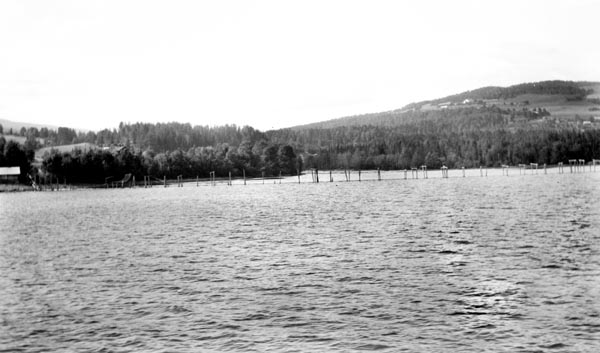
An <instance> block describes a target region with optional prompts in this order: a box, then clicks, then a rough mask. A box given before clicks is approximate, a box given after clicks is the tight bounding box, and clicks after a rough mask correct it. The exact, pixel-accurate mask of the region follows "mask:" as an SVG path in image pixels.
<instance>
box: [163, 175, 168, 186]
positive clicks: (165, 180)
mask: <svg viewBox="0 0 600 353" xmlns="http://www.w3.org/2000/svg"><path fill="white" fill-rule="evenodd" d="M163 185H164V186H165V187H167V176H166V175H163Z"/></svg>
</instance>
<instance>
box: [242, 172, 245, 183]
mask: <svg viewBox="0 0 600 353" xmlns="http://www.w3.org/2000/svg"><path fill="white" fill-rule="evenodd" d="M242 174H243V175H244V185H246V169H242Z"/></svg>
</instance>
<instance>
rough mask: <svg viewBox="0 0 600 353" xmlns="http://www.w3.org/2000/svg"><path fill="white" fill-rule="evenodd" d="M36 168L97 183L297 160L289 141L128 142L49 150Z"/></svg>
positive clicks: (252, 171)
mask: <svg viewBox="0 0 600 353" xmlns="http://www.w3.org/2000/svg"><path fill="white" fill-rule="evenodd" d="M41 168H42V170H43V171H44V172H46V173H49V174H50V175H52V176H54V177H57V178H59V179H60V180H63V179H66V180H68V181H69V182H70V183H91V184H103V183H106V182H109V181H115V180H120V179H121V178H122V177H123V176H124V175H125V174H128V173H131V174H133V175H134V176H136V177H137V178H138V179H137V180H142V177H143V176H146V175H150V176H152V177H154V178H161V179H162V178H163V177H167V178H169V179H174V178H176V177H178V176H182V177H183V178H196V177H201V178H207V177H209V175H210V173H211V172H215V173H216V175H217V176H220V177H224V176H227V175H228V174H229V173H230V172H231V173H232V176H234V177H241V176H242V175H246V176H248V177H257V176H261V175H265V176H277V175H280V174H281V175H295V174H296V173H297V171H298V170H302V160H301V159H300V158H298V157H297V156H296V153H295V152H294V149H293V148H292V147H291V146H289V145H275V144H271V143H268V142H266V141H264V140H260V141H257V142H256V143H254V144H252V143H250V142H249V141H243V142H242V143H240V145H238V146H230V145H229V144H227V143H221V144H217V145H216V146H203V147H193V148H190V149H188V150H183V149H179V148H178V149H175V150H174V151H167V152H159V153H156V152H154V151H153V150H152V149H146V150H141V149H139V148H136V147H133V146H121V147H118V148H116V149H112V150H111V149H105V150H103V149H89V150H87V151H83V150H77V149H76V150H74V151H73V152H67V153H61V152H59V151H56V150H54V151H51V152H50V153H49V154H47V155H46V156H44V159H43V162H42V166H41Z"/></svg>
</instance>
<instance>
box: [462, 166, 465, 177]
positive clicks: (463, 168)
mask: <svg viewBox="0 0 600 353" xmlns="http://www.w3.org/2000/svg"><path fill="white" fill-rule="evenodd" d="M462 172H463V178H464V177H465V176H466V174H465V167H462Z"/></svg>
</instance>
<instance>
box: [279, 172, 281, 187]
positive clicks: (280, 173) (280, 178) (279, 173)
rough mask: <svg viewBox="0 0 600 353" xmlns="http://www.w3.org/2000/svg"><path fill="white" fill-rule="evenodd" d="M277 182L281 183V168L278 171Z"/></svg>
mask: <svg viewBox="0 0 600 353" xmlns="http://www.w3.org/2000/svg"><path fill="white" fill-rule="evenodd" d="M279 184H281V170H280V171H279Z"/></svg>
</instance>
